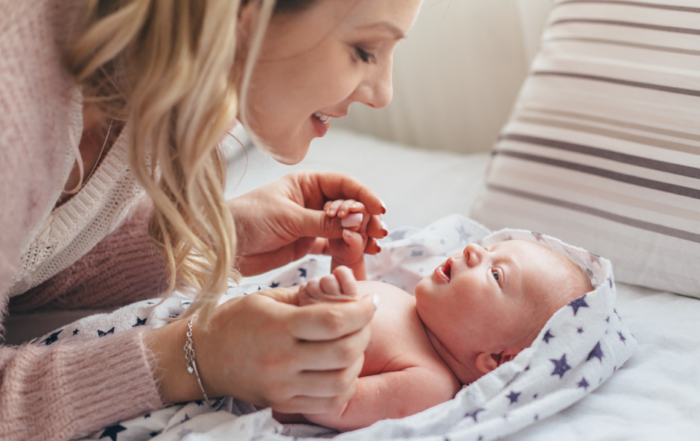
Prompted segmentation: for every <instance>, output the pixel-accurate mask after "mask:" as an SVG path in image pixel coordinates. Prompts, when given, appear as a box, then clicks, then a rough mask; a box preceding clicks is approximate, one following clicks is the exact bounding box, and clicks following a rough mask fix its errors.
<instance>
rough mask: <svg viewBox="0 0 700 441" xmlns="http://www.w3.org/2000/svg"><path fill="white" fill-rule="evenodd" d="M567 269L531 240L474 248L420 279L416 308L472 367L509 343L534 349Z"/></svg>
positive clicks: (456, 355) (432, 329) (459, 359)
mask: <svg viewBox="0 0 700 441" xmlns="http://www.w3.org/2000/svg"><path fill="white" fill-rule="evenodd" d="M565 271H567V269H566V268H564V265H563V264H561V262H560V261H558V260H557V259H556V258H553V257H552V256H551V255H550V254H549V253H547V252H546V251H545V250H542V248H541V247H540V246H538V245H536V244H533V243H530V242H525V241H517V240H513V241H506V242H500V243H498V244H495V245H493V246H489V247H486V248H484V247H481V246H480V245H477V244H470V245H468V246H467V247H466V248H465V249H464V251H463V252H462V253H460V254H455V255H453V256H451V257H450V258H449V259H447V261H446V262H445V263H444V264H442V265H440V266H439V267H437V268H436V269H435V271H434V272H433V274H432V275H430V276H429V277H426V278H424V279H423V280H421V282H420V283H419V284H418V286H417V287H416V291H415V294H416V310H417V311H418V315H419V316H420V318H421V320H422V321H423V323H424V324H425V325H426V327H427V328H428V329H429V330H430V332H432V334H433V335H434V336H435V337H436V338H437V339H438V340H439V341H440V343H441V344H442V345H443V346H444V347H445V348H446V349H447V351H449V353H450V354H451V356H453V357H454V358H455V359H456V360H457V362H459V363H460V364H467V363H468V360H469V359H470V357H475V356H476V355H478V354H479V353H481V352H484V351H492V352H493V353H500V352H502V351H505V350H506V349H507V348H506V347H505V346H507V345H506V344H505V343H504V342H522V344H523V346H522V347H527V346H529V344H530V343H531V342H532V341H533V340H534V339H535V338H536V337H537V334H538V333H539V331H540V329H541V328H542V326H544V324H545V323H546V320H547V319H549V317H551V315H552V314H553V313H554V312H556V310H557V309H558V306H559V303H560V302H557V300H556V295H552V289H553V287H556V286H557V281H560V280H561V276H562V275H563V274H562V273H563V272H565ZM583 294H584V293H582V294H581V295H583Z"/></svg>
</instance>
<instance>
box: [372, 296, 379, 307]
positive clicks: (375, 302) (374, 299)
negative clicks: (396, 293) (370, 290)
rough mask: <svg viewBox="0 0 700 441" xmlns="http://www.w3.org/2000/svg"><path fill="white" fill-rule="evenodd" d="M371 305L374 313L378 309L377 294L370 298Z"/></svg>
mask: <svg viewBox="0 0 700 441" xmlns="http://www.w3.org/2000/svg"><path fill="white" fill-rule="evenodd" d="M372 303H374V310H375V311H376V310H377V309H379V294H375V295H374V297H372Z"/></svg>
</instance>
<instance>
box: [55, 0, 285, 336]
mask: <svg viewBox="0 0 700 441" xmlns="http://www.w3.org/2000/svg"><path fill="white" fill-rule="evenodd" d="M245 3H246V0H243V4H245ZM258 3H259V6H258V22H257V26H256V27H255V32H254V33H253V35H252V38H250V41H249V42H248V45H247V47H245V50H241V49H240V48H239V47H238V46H240V45H241V42H240V41H237V37H238V36H239V35H240V32H239V31H240V30H238V29H237V26H236V25H237V20H238V14H239V7H240V6H241V0H178V1H174V0H86V2H85V10H84V15H83V21H82V23H81V27H80V31H79V33H78V35H77V38H76V39H75V40H74V42H73V43H72V45H71V46H70V48H69V50H68V52H67V54H66V64H67V66H68V69H69V70H70V71H71V72H72V73H73V74H74V75H75V77H76V79H77V81H78V82H79V84H80V86H81V87H82V90H83V96H84V100H85V101H86V102H94V103H96V104H97V105H98V106H99V107H100V109H101V110H102V111H104V112H105V113H106V114H107V115H108V116H110V117H112V118H114V119H116V120H120V121H128V122H129V125H130V132H129V136H130V138H129V162H130V166H131V169H132V171H133V173H134V175H135V177H136V178H137V179H138V181H139V182H140V183H141V185H142V186H143V187H144V189H145V190H146V191H147V192H148V194H149V195H150V197H151V198H152V199H153V204H154V210H153V215H152V217H151V219H150V223H149V235H150V237H151V238H152V239H153V241H154V243H155V245H156V247H157V248H158V249H159V250H160V251H161V252H162V254H163V256H164V260H165V264H166V268H167V274H168V287H169V288H168V291H167V292H166V293H165V294H166V296H168V295H170V294H171V293H172V291H173V290H174V289H176V288H177V289H180V290H184V291H186V292H189V293H191V294H192V293H196V295H195V301H194V302H193V304H192V306H191V307H190V309H189V310H188V312H187V314H186V315H185V316H184V317H188V316H191V315H193V314H195V313H197V314H199V315H200V316H201V317H202V318H203V319H204V321H205V322H206V321H207V319H208V318H209V316H210V315H211V313H212V311H213V309H214V307H215V306H216V305H217V303H218V300H219V298H220V296H221V295H222V294H223V293H224V292H225V291H226V289H227V286H228V279H229V278H234V279H238V278H240V275H239V274H238V272H237V271H236V270H234V263H235V262H234V260H235V255H236V233H235V225H234V221H233V217H232V215H231V212H230V210H229V208H228V207H227V205H226V202H225V200H224V196H223V188H224V181H225V161H224V159H223V157H222V154H221V151H220V149H219V148H218V146H219V145H220V142H221V140H222V139H223V137H224V135H225V134H226V132H227V130H228V129H229V127H230V125H231V123H232V122H233V121H234V119H235V117H236V115H237V113H238V110H239V106H240V107H242V108H244V107H245V102H244V99H245V90H246V88H247V83H248V82H249V81H250V76H251V75H252V71H253V67H254V63H255V60H256V57H257V55H258V52H259V50H260V46H261V43H262V40H263V36H264V33H265V30H266V27H267V24H268V23H269V21H270V17H271V16H272V13H273V11H274V8H275V0H258ZM246 37H247V36H246ZM237 49H238V50H237ZM240 91H243V92H242V93H243V100H239V94H240V93H241V92H240ZM184 317H183V318H184Z"/></svg>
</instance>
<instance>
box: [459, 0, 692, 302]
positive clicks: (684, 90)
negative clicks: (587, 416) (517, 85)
mask: <svg viewBox="0 0 700 441" xmlns="http://www.w3.org/2000/svg"><path fill="white" fill-rule="evenodd" d="M486 184H487V185H486V191H485V192H484V194H483V195H482V197H481V198H480V200H479V201H477V203H476V204H475V205H474V208H473V210H472V216H473V217H474V218H475V219H476V220H478V221H480V222H482V223H483V224H485V225H486V226H487V227H489V228H491V229H499V228H504V227H513V228H526V229H529V230H534V231H539V232H543V233H547V234H550V235H552V236H556V237H559V238H561V239H562V240H564V241H566V242H570V243H573V244H576V245H578V246H581V247H584V248H586V249H588V250H590V251H593V252H595V253H597V254H600V255H603V256H605V257H607V258H608V259H610V260H611V261H612V262H613V264H614V267H615V274H616V278H617V280H618V281H622V282H627V283H633V284H639V285H645V286H648V287H651V288H656V289H660V290H668V291H672V292H676V293H679V294H685V295H690V296H695V297H700V275H698V273H697V271H700V0H654V2H653V3H651V2H641V1H612V0H611V1H600V0H598V1H596V0H558V1H557V2H556V3H555V5H554V7H553V9H552V12H551V15H550V18H549V22H548V27H547V29H546V30H545V33H544V36H543V42H542V48H541V50H540V52H539V54H538V55H537V57H536V58H535V61H534V62H533V66H532V71H531V74H530V77H529V78H528V79H527V81H526V82H525V84H524V86H523V88H522V90H521V92H520V97H519V99H518V101H517V102H516V104H515V108H514V110H513V113H512V116H511V119H510V122H509V123H508V124H507V125H506V127H505V128H504V129H503V132H502V135H501V137H500V139H499V140H498V142H497V143H496V145H495V147H494V150H493V159H492V161H491V165H490V167H489V171H488V173H487V177H486Z"/></svg>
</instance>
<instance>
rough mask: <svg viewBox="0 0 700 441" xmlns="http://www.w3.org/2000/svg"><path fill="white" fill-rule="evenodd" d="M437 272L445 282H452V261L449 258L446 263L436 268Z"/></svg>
mask: <svg viewBox="0 0 700 441" xmlns="http://www.w3.org/2000/svg"><path fill="white" fill-rule="evenodd" d="M435 274H436V275H437V276H438V277H439V278H441V279H443V280H444V281H445V282H448V283H449V282H450V274H452V262H451V261H450V259H447V262H445V264H444V265H442V266H439V267H437V268H435Z"/></svg>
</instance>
